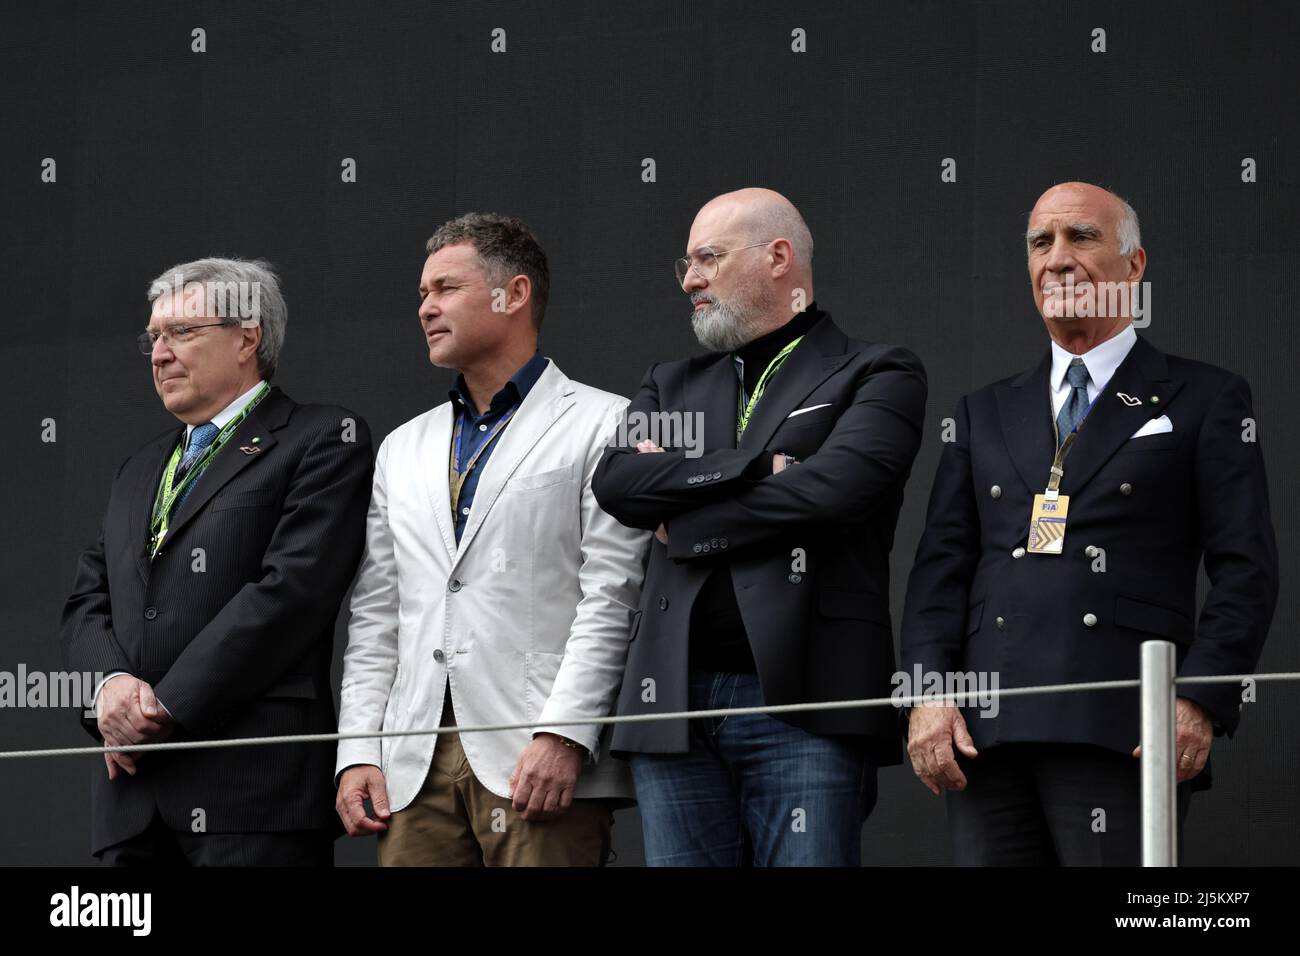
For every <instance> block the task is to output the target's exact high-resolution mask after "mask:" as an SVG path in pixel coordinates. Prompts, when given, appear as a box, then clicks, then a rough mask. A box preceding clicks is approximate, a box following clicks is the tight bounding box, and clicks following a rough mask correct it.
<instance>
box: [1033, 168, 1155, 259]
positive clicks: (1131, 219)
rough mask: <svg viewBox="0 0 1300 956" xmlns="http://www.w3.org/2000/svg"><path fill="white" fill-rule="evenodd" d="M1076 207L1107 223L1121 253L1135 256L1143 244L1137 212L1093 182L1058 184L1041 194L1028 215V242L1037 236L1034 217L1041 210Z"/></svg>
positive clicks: (1059, 209)
mask: <svg viewBox="0 0 1300 956" xmlns="http://www.w3.org/2000/svg"><path fill="white" fill-rule="evenodd" d="M1065 210H1075V211H1078V212H1080V213H1083V214H1085V215H1088V216H1092V217H1093V218H1095V219H1099V220H1101V221H1102V222H1104V224H1105V227H1106V230H1105V231H1106V232H1107V233H1108V234H1109V235H1111V236H1114V237H1115V239H1116V240H1118V242H1119V252H1120V255H1123V256H1127V255H1132V254H1133V253H1134V252H1136V251H1137V250H1138V249H1139V248H1140V247H1141V245H1142V234H1141V231H1140V230H1139V228H1138V217H1137V213H1136V212H1134V211H1133V207H1132V206H1130V205H1129V204H1128V203H1126V202H1125V201H1124V200H1123V199H1121V198H1120V197H1119V196H1116V195H1115V194H1114V193H1113V192H1111V191H1110V190H1109V189H1102V188H1101V187H1100V186H1094V185H1093V184H1092V183H1077V182H1076V183H1057V184H1056V185H1055V186H1053V187H1052V188H1051V189H1049V190H1047V192H1045V193H1043V194H1042V195H1041V196H1039V197H1038V202H1036V203H1034V208H1033V211H1032V212H1030V214H1029V228H1028V230H1026V233H1025V241H1026V243H1027V244H1028V243H1029V242H1030V240H1031V239H1033V238H1034V237H1035V225H1034V217H1035V215H1037V214H1039V213H1040V211H1041V212H1042V213H1044V214H1046V213H1050V212H1053V211H1056V212H1061V211H1065Z"/></svg>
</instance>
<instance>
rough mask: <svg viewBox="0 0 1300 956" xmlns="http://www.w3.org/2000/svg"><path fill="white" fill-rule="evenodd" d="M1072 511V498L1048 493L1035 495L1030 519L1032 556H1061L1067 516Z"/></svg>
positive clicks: (1030, 548)
mask: <svg viewBox="0 0 1300 956" xmlns="http://www.w3.org/2000/svg"><path fill="white" fill-rule="evenodd" d="M1069 510H1070V496H1069V495H1058V494H1056V493H1055V492H1050V491H1049V492H1047V493H1045V494H1041V495H1034V510H1033V512H1032V513H1031V514H1030V517H1029V547H1028V550H1029V552H1030V553H1031V554H1060V553H1061V552H1062V550H1063V549H1064V548H1065V516H1066V514H1067V513H1068V512H1069Z"/></svg>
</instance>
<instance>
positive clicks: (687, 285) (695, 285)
mask: <svg viewBox="0 0 1300 956" xmlns="http://www.w3.org/2000/svg"><path fill="white" fill-rule="evenodd" d="M708 287H709V282H708V280H707V279H705V278H704V276H702V275H700V274H699V273H698V272H696V271H695V268H694V267H693V266H692V267H691V268H690V269H687V270H686V278H685V279H683V280H682V289H683V290H684V291H686V292H694V291H695V290H696V289H707V288H708Z"/></svg>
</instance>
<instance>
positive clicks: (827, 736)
mask: <svg viewBox="0 0 1300 956" xmlns="http://www.w3.org/2000/svg"><path fill="white" fill-rule="evenodd" d="M812 252H813V243H812V237H811V235H810V234H809V232H808V227H807V226H806V225H805V224H804V221H803V218H802V216H800V215H799V212H798V210H796V209H795V207H794V206H793V205H791V203H790V202H789V200H787V199H786V198H785V197H784V196H781V195H780V194H779V193H775V192H772V191H771V190H767V189H742V190H739V191H737V192H732V193H727V194H725V195H722V196H719V197H717V198H715V199H713V200H711V201H710V202H709V203H707V204H706V205H705V206H704V208H702V209H701V210H700V212H699V214H698V215H697V216H696V217H695V221H694V223H693V225H692V226H691V231H690V236H689V238H688V240H687V243H686V255H685V256H683V257H682V258H681V259H679V260H678V261H677V278H678V281H679V282H681V284H682V290H683V291H684V292H685V293H686V294H687V295H689V296H690V299H691V305H692V314H691V324H692V327H693V328H694V330H695V333H696V336H697V338H698V339H699V341H700V344H701V345H703V346H704V347H705V348H706V349H707V350H708V352H707V353H706V354H704V355H702V356H699V357H696V358H689V359H682V360H679V361H675V362H663V363H659V364H656V365H654V366H652V367H651V369H650V370H649V371H648V372H647V373H646V375H645V378H644V380H643V381H642V383H641V387H640V390H639V392H638V393H637V395H636V397H635V398H634V399H633V401H632V403H631V405H630V407H629V409H628V421H627V422H626V427H625V429H624V434H625V435H626V438H627V440H626V442H625V443H624V444H623V445H619V446H611V447H610V448H608V449H607V450H606V452H605V455H604V457H603V458H602V460H601V463H600V464H599V465H598V466H597V469H596V472H595V476H594V478H593V482H592V485H593V489H594V491H595V494H596V499H597V500H598V501H599V502H600V504H601V505H602V507H604V509H605V510H606V511H608V512H609V513H610V514H611V515H613V516H614V517H615V518H617V519H618V520H619V521H621V522H623V523H624V524H626V525H628V526H629V527H633V528H642V529H645V530H648V531H654V532H655V541H654V542H653V543H652V545H651V549H652V550H651V555H650V562H649V567H648V570H647V576H646V580H645V586H644V588H643V590H642V594H641V602H640V606H639V608H638V610H637V611H636V614H635V618H634V620H633V624H632V628H633V630H632V642H631V646H630V652H629V657H628V664H627V668H626V670H625V672H624V677H623V684H622V690H621V693H620V697H619V702H618V713H619V714H620V715H628V714H662V713H669V712H674V711H684V710H688V709H689V710H704V709H716V708H740V707H757V706H764V705H766V706H772V705H780V704H795V703H805V702H815V701H834V700H843V699H846V698H862V697H879V696H887V695H888V694H889V692H890V690H891V676H892V675H893V673H894V650H893V640H892V637H891V630H890V616H889V551H890V548H891V546H892V544H893V539H894V526H895V523H896V521H897V518H898V511H899V507H900V505H901V503H902V499H903V486H904V484H905V482H906V481H907V476H908V472H909V471H910V470H911V467H912V460H913V458H914V457H915V455H916V452H917V448H918V446H919V444H920V440H921V422H922V419H923V417H924V413H925V400H926V380H925V372H924V369H923V368H922V366H921V362H920V361H919V360H918V359H917V357H916V356H915V355H913V354H912V353H911V352H909V351H907V350H906V349H902V348H897V347H895V346H891V345H882V344H875V343H869V342H862V341H858V340H856V339H851V338H849V337H847V336H846V335H845V334H844V333H843V332H842V331H841V330H840V329H839V327H838V326H837V325H836V324H835V322H834V321H832V319H831V317H830V315H829V314H828V313H827V312H824V311H822V310H821V309H820V308H819V307H818V306H817V305H816V303H815V302H814V300H813V276H812ZM664 415H667V416H678V417H679V418H680V416H682V415H688V416H693V415H698V416H699V417H700V419H702V425H703V442H702V446H703V447H702V448H698V447H694V446H692V447H683V445H682V444H681V443H674V442H672V441H671V440H669V439H664V440H663V441H664V444H663V445H661V444H658V443H656V441H655V440H654V439H653V437H650V438H645V437H643V438H640V440H638V427H639V426H641V425H643V424H644V423H646V422H652V423H653V422H656V421H659V420H660V419H657V418H656V416H661V417H662V416H664ZM662 431H671V429H661V432H662ZM611 752H612V753H614V754H615V755H616V756H619V755H621V756H625V757H628V758H629V759H630V760H631V764H632V771H633V776H634V778H635V781H636V789H637V799H638V802H639V804H640V810H641V820H642V827H643V830H644V835H645V848H646V860H647V862H648V863H649V864H650V865H667V866H737V865H741V864H746V863H754V864H757V865H769V866H770V865H805V866H809V865H832V866H846V865H848V866H853V865H857V864H858V863H859V860H860V844H861V829H862V823H863V821H864V820H865V819H866V817H867V815H868V813H870V811H871V809H872V807H873V806H874V804H875V800H876V768H877V767H879V766H881V765H885V764H891V763H897V762H898V761H899V760H900V759H901V748H900V743H899V735H898V725H897V715H896V714H895V713H894V712H893V711H892V710H890V709H889V708H861V709H847V710H845V709H841V710H823V711H807V712H799V713H782V714H779V715H771V716H769V715H766V714H756V715H744V716H727V717H724V718H708V719H698V720H692V721H686V720H671V721H647V722H637V723H622V724H617V725H615V733H614V738H613V741H612V745H611Z"/></svg>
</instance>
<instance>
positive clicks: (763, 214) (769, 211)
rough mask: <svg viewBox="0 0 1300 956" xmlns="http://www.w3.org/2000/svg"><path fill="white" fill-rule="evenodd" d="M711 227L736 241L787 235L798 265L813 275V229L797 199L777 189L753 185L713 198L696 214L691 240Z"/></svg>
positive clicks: (714, 231) (765, 240)
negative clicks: (804, 218)
mask: <svg viewBox="0 0 1300 956" xmlns="http://www.w3.org/2000/svg"><path fill="white" fill-rule="evenodd" d="M709 231H712V232H713V233H715V234H717V235H726V236H727V237H728V238H735V239H736V240H737V242H736V245H748V244H749V243H751V242H763V243H767V242H771V241H773V240H774V239H785V240H786V241H787V242H789V244H790V247H791V249H792V250H793V252H794V260H795V267H796V268H797V269H798V270H799V271H800V272H804V273H806V274H807V275H808V276H810V277H811V276H812V256H813V240H812V233H810V232H809V231H808V225H807V223H805V222H804V221H803V216H801V215H800V214H799V210H798V209H796V208H795V207H794V203H792V202H790V200H788V199H786V198H785V197H784V196H782V195H781V194H780V193H779V192H777V191H776V190H774V189H762V188H760V187H757V186H753V187H749V188H746V189H737V190H735V191H734V192H729V193H723V194H722V195H721V196H715V197H714V198H713V199H710V200H709V201H708V202H707V203H705V204H704V206H703V208H701V209H700V211H699V213H698V214H696V216H695V224H694V225H693V226H692V227H691V242H692V243H694V242H695V239H696V236H697V233H699V234H700V235H703V234H704V233H706V232H709ZM705 241H706V242H707V240H705ZM690 248H691V249H694V248H695V245H694V244H692V245H691V247H690Z"/></svg>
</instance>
